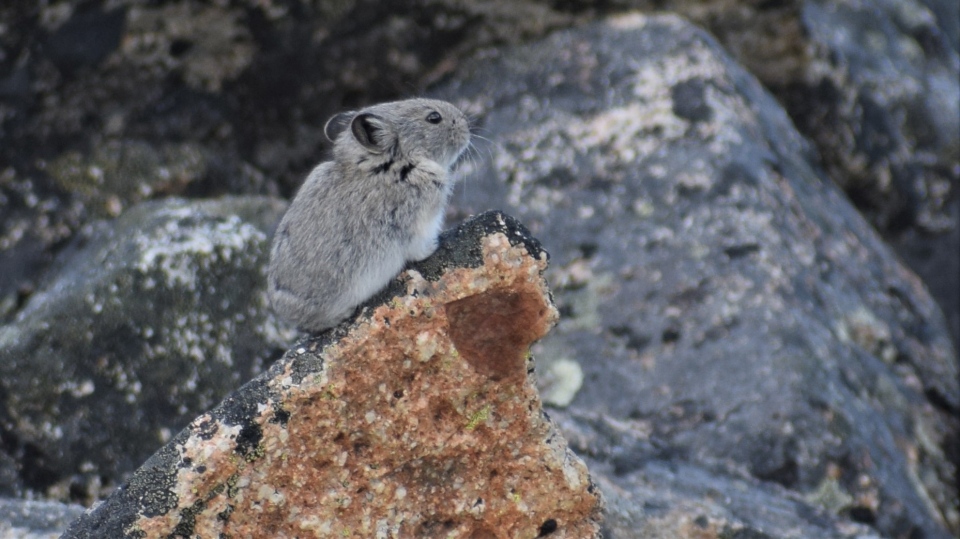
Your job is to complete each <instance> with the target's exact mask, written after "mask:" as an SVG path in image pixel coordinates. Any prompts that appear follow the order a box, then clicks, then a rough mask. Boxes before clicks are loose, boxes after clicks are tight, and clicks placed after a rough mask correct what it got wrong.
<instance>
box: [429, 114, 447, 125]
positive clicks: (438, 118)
mask: <svg viewBox="0 0 960 539" xmlns="http://www.w3.org/2000/svg"><path fill="white" fill-rule="evenodd" d="M427 121H428V122H430V123H432V124H438V123H440V122H442V121H443V116H440V113H439V112H437V111H433V112H431V113H430V114H427Z"/></svg>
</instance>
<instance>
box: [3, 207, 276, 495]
mask: <svg viewBox="0 0 960 539" xmlns="http://www.w3.org/2000/svg"><path fill="white" fill-rule="evenodd" d="M284 208H285V204H284V203H283V202H281V201H279V200H276V199H269V198H263V197H247V198H224V199H221V200H212V201H206V202H188V201H185V200H175V199H171V200H167V201H163V202H155V203H146V204H143V205H141V206H138V207H135V208H134V209H132V210H130V211H128V212H125V213H124V215H123V216H122V217H121V218H120V219H118V220H116V221H113V222H109V223H100V224H99V225H97V226H93V227H90V229H89V230H88V231H87V232H85V233H84V234H83V236H82V238H78V239H77V241H75V242H74V244H73V245H72V246H71V247H70V248H68V249H67V250H66V251H64V252H63V253H62V254H61V257H60V259H59V261H58V262H57V269H58V271H56V273H54V277H53V278H51V279H50V280H49V282H47V283H46V284H45V285H44V286H43V287H42V288H41V290H40V291H39V292H37V293H36V294H34V295H33V296H32V297H31V298H30V300H29V303H28V304H27V305H26V306H25V307H24V308H23V309H22V310H21V311H20V312H19V313H18V316H17V317H16V319H15V320H13V321H12V322H11V323H9V324H7V325H4V326H0V427H2V434H3V441H4V449H5V451H4V453H5V454H6V455H8V456H9V457H10V458H9V459H5V460H3V461H0V464H2V471H0V474H2V476H3V477H7V478H9V479H10V481H9V482H7V481H4V482H3V483H2V484H0V491H2V493H3V494H5V495H11V494H23V493H24V492H25V491H34V492H39V493H44V494H48V495H53V496H57V497H63V498H69V497H73V498H75V499H82V500H87V501H92V500H95V499H97V497H99V496H100V494H101V493H100V492H99V491H98V489H99V487H100V485H101V483H104V486H107V487H109V486H111V485H114V484H115V483H116V481H118V480H119V479H121V478H122V477H123V476H124V474H125V473H128V472H131V471H132V470H133V469H134V468H136V466H138V465H139V464H140V463H141V462H142V461H143V460H144V459H145V458H146V457H147V456H149V455H150V454H151V453H153V452H154V451H155V450H156V448H157V446H158V445H159V444H162V443H163V442H165V441H166V440H168V439H169V438H170V437H171V436H172V435H173V434H176V432H177V431H178V430H180V429H181V428H183V426H184V425H186V423H187V422H188V421H190V420H191V419H193V418H194V417H195V416H196V415H197V414H198V413H200V412H201V411H203V410H206V409H208V408H210V407H211V406H213V405H214V404H216V403H217V402H218V401H219V400H220V399H221V398H223V396H224V395H226V394H227V393H228V392H229V391H231V390H233V389H235V388H236V387H237V386H239V385H240V384H242V383H243V382H244V381H246V380H248V379H249V378H250V377H251V376H253V375H254V374H256V373H257V372H259V371H260V370H261V369H262V368H263V367H264V363H265V362H266V361H267V360H269V359H271V357H270V355H271V354H272V353H274V352H273V351H274V350H277V349H278V348H279V347H281V346H282V345H283V344H284V342H285V341H283V339H284V338H285V337H284V335H283V334H282V332H281V331H280V328H279V327H278V326H276V325H275V323H274V322H273V319H272V317H270V316H269V315H268V310H267V309H266V296H265V289H264V287H265V284H264V281H265V278H264V272H265V268H264V264H265V263H266V260H267V257H268V253H269V244H268V241H269V238H270V236H271V234H272V229H273V227H274V226H275V225H276V222H277V221H278V219H279V217H280V215H281V213H282V211H283V209H284ZM287 337H289V336H287Z"/></svg>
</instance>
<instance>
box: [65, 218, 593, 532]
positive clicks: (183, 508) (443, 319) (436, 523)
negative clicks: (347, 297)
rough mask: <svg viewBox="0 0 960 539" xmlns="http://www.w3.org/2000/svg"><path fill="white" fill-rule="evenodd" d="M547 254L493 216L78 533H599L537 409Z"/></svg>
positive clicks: (226, 410)
mask: <svg viewBox="0 0 960 539" xmlns="http://www.w3.org/2000/svg"><path fill="white" fill-rule="evenodd" d="M546 263H547V254H546V252H545V251H543V250H542V249H541V247H540V245H539V243H538V242H537V241H536V240H535V239H533V238H531V237H530V236H529V233H528V232H527V231H526V230H525V229H524V228H523V227H522V226H521V225H519V223H517V222H516V221H514V220H513V219H512V218H510V217H508V216H506V215H504V214H502V213H499V212H489V213H485V214H483V215H481V216H479V217H477V218H476V219H473V220H471V221H469V222H467V223H465V224H463V225H461V226H460V227H459V228H457V229H456V230H454V231H452V232H448V233H446V234H445V235H444V237H443V238H442V245H441V248H440V250H439V251H438V253H437V254H434V255H433V256H432V257H430V258H428V259H427V260H425V261H423V262H421V263H417V264H413V265H412V266H411V267H410V269H408V270H406V271H405V272H403V273H402V274H401V275H400V276H399V277H398V278H397V279H396V280H395V281H394V282H393V283H392V284H391V285H390V286H389V287H388V289H387V290H385V291H384V292H383V293H381V294H379V295H378V296H377V297H376V298H374V299H373V300H371V301H369V302H368V303H367V304H366V305H365V306H363V307H362V308H361V309H362V310H361V314H360V316H359V317H358V318H356V319H354V320H350V321H347V322H344V323H343V324H341V325H340V326H339V327H338V328H335V329H334V330H331V331H330V332H327V333H325V334H322V335H321V336H319V337H317V338H312V339H307V340H305V341H303V342H301V343H300V344H298V345H296V346H294V348H292V349H291V350H290V351H288V352H287V353H286V355H284V356H283V358H281V359H280V360H279V361H277V362H276V363H274V364H273V365H272V366H271V367H270V369H269V370H268V371H267V372H265V373H263V374H262V375H260V376H258V377H257V378H255V379H254V380H253V381H251V382H249V383H247V384H246V385H244V386H243V387H242V388H240V389H239V390H238V391H237V392H235V393H233V394H231V395H230V396H229V397H228V398H227V399H225V400H224V401H223V402H222V403H221V404H220V405H219V406H217V407H216V408H214V409H213V410H212V411H210V412H208V413H206V414H203V415H201V416H200V417H198V418H197V419H195V420H194V421H193V422H192V423H191V424H190V425H189V426H188V427H187V428H186V429H185V430H183V431H182V432H181V433H180V434H179V435H177V436H176V437H175V438H174V439H173V440H172V441H171V442H170V443H168V444H167V445H166V446H164V447H163V448H162V449H161V450H160V451H158V452H157V453H156V454H155V455H154V456H153V457H151V458H150V459H149V460H148V461H147V462H146V463H145V464H144V465H143V466H142V467H141V468H140V469H139V470H137V471H136V472H135V473H134V474H133V477H132V478H131V480H130V482H129V484H127V485H125V486H123V487H122V488H120V489H118V490H117V492H115V493H114V494H113V495H112V496H110V497H109V498H107V499H106V500H105V501H104V502H103V504H102V505H100V506H99V507H97V508H96V509H94V510H92V511H91V512H89V513H87V514H85V515H84V516H83V517H81V518H80V519H79V520H77V521H76V522H75V523H73V524H72V525H71V526H70V528H69V529H68V531H67V532H66V533H65V535H64V538H65V539H67V538H80V537H90V538H93V537H104V536H107V537H120V536H124V535H127V536H138V537H167V536H169V535H182V536H190V537H193V536H199V537H218V536H221V537H222V536H231V537H248V536H249V537H268V536H269V537H293V536H297V535H302V534H304V533H306V534H308V535H311V536H317V537H341V536H348V535H349V536H357V537H384V538H386V537H444V538H446V537H464V538H467V537H470V538H478V537H490V538H494V537H496V538H507V537H531V538H532V537H545V536H548V535H549V536H550V537H558V538H562V537H566V538H571V539H573V538H577V539H580V538H588V537H599V535H598V526H599V523H598V519H599V511H600V497H599V492H598V491H597V489H596V488H595V487H594V485H593V484H592V482H591V480H590V478H589V476H588V474H587V470H586V467H585V466H584V465H583V463H582V462H581V461H580V459H578V458H577V457H576V456H575V455H574V454H573V453H572V452H570V450H569V449H568V448H567V446H566V443H565V442H564V440H563V438H562V436H561V435H560V433H559V431H558V430H557V429H556V427H555V426H554V424H553V423H552V421H551V420H550V419H549V418H548V417H547V416H546V414H544V413H543V411H542V410H541V407H540V400H539V397H538V395H537V391H536V388H535V386H534V380H533V359H532V358H531V357H530V355H529V352H528V347H529V345H530V344H531V343H532V342H533V341H535V340H537V339H539V338H540V337H542V336H543V335H544V334H545V333H546V332H547V331H548V329H549V328H550V327H551V326H552V325H553V323H554V321H555V320H556V317H557V313H556V310H555V309H554V307H553V305H552V303H551V302H550V295H549V292H548V290H547V288H546V285H545V282H544V281H543V279H542V277H541V274H542V272H543V270H544V268H545V267H546Z"/></svg>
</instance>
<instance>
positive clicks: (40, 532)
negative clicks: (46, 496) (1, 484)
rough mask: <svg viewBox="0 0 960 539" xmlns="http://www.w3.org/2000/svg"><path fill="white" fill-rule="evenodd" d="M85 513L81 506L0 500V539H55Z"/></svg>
mask: <svg viewBox="0 0 960 539" xmlns="http://www.w3.org/2000/svg"><path fill="white" fill-rule="evenodd" d="M83 511H84V509H83V507H81V506H79V505H64V504H62V503H55V502H38V501H26V500H13V499H7V498H0V539H56V538H57V537H59V536H60V534H61V533H63V530H64V529H65V528H66V527H67V524H69V523H70V522H71V521H73V520H74V519H76V518H77V517H79V516H80V515H81V514H82V513H83Z"/></svg>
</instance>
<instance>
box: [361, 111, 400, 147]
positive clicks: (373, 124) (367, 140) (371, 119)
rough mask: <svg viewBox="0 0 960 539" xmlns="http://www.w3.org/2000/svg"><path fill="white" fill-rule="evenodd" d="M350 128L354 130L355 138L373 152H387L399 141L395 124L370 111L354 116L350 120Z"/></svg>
mask: <svg viewBox="0 0 960 539" xmlns="http://www.w3.org/2000/svg"><path fill="white" fill-rule="evenodd" d="M350 130H351V131H353V138H355V139H357V142H359V143H360V145H361V146H363V147H364V148H366V149H367V150H369V151H371V152H373V153H387V152H388V151H390V150H391V149H392V147H393V145H395V144H396V141H397V135H396V132H395V130H394V128H393V125H392V124H391V123H390V122H388V121H387V120H385V119H383V118H381V117H380V116H377V115H376V114H371V113H369V112H363V113H360V114H357V115H356V116H354V118H353V121H352V122H350Z"/></svg>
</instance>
